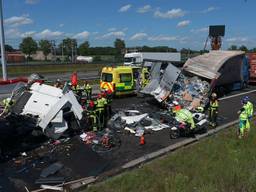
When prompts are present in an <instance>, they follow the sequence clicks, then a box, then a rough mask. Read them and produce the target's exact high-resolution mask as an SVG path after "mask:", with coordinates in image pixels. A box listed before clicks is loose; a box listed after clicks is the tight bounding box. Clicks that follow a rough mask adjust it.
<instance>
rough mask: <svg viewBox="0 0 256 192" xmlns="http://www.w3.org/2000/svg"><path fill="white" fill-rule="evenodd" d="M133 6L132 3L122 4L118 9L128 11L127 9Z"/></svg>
mask: <svg viewBox="0 0 256 192" xmlns="http://www.w3.org/2000/svg"><path fill="white" fill-rule="evenodd" d="M131 7H132V5H131V4H127V5H124V6H122V7H121V8H120V9H119V10H118V12H126V11H128V10H129V9H130V8H131Z"/></svg>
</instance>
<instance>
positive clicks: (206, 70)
mask: <svg viewBox="0 0 256 192" xmlns="http://www.w3.org/2000/svg"><path fill="white" fill-rule="evenodd" d="M249 69H250V66H249V63H248V60H247V57H246V56H245V52H244V51H221V50H218V51H210V52H209V53H206V54H203V55H199V56H196V57H193V58H191V59H188V60H187V61H186V63H185V65H184V66H183V71H184V72H186V73H189V74H190V75H194V76H198V77H199V78H201V79H205V80H206V81H208V82H209V83H210V84H211V91H214V92H217V94H218V95H224V94H226V93H228V92H230V91H234V90H240V89H243V88H245V87H247V85H248V83H249V78H250V75H249Z"/></svg>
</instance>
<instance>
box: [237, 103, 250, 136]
mask: <svg viewBox="0 0 256 192" xmlns="http://www.w3.org/2000/svg"><path fill="white" fill-rule="evenodd" d="M239 113H240V115H239V130H238V138H239V139H241V138H243V137H244V132H245V129H246V124H247V121H248V115H247V112H246V110H245V108H244V107H243V108H242V109H241V110H240V112H239Z"/></svg>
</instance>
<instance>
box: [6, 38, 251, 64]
mask: <svg viewBox="0 0 256 192" xmlns="http://www.w3.org/2000/svg"><path fill="white" fill-rule="evenodd" d="M125 48H126V45H125V41H124V40H122V39H115V41H114V43H113V47H90V43H89V41H84V42H82V43H81V44H79V45H78V42H77V40H76V39H72V38H65V39H63V40H62V41H61V43H60V44H59V45H56V44H55V41H50V40H46V39H42V40H40V41H39V42H38V43H37V41H35V40H34V39H33V38H32V37H25V38H23V39H22V42H21V43H20V45H19V49H20V50H21V51H22V52H23V53H24V54H26V55H27V56H28V58H30V57H31V55H32V54H34V53H36V51H37V50H41V51H42V52H43V54H44V56H45V59H47V55H48V54H50V53H52V54H54V55H62V56H70V57H72V58H73V57H74V56H76V55H84V56H86V55H94V56H97V55H113V56H116V57H122V56H123V54H124V53H125ZM5 49H6V51H8V52H12V51H15V49H13V47H12V46H10V45H5ZM133 50H136V51H142V52H177V51H178V50H177V49H176V48H171V47H168V46H156V47H149V46H140V47H134V48H133ZM228 50H242V51H245V52H256V48H253V49H248V48H247V47H246V46H245V45H241V46H240V47H238V46H237V45H231V46H230V47H229V48H228ZM180 52H181V53H182V54H194V53H201V54H202V53H205V52H208V51H207V50H200V51H198V50H191V49H186V48H182V49H181V50H180Z"/></svg>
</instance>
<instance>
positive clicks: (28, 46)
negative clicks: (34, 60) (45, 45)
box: [20, 37, 37, 58]
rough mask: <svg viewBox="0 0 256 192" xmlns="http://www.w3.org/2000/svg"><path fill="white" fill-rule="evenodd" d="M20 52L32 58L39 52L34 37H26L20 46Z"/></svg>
mask: <svg viewBox="0 0 256 192" xmlns="http://www.w3.org/2000/svg"><path fill="white" fill-rule="evenodd" d="M20 50H21V51H22V52H23V53H24V54H26V55H28V58H30V56H31V54H33V53H35V52H36V51H37V43H36V41H35V40H34V39H33V38H32V37H25V38H24V39H22V42H21V44H20Z"/></svg>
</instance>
